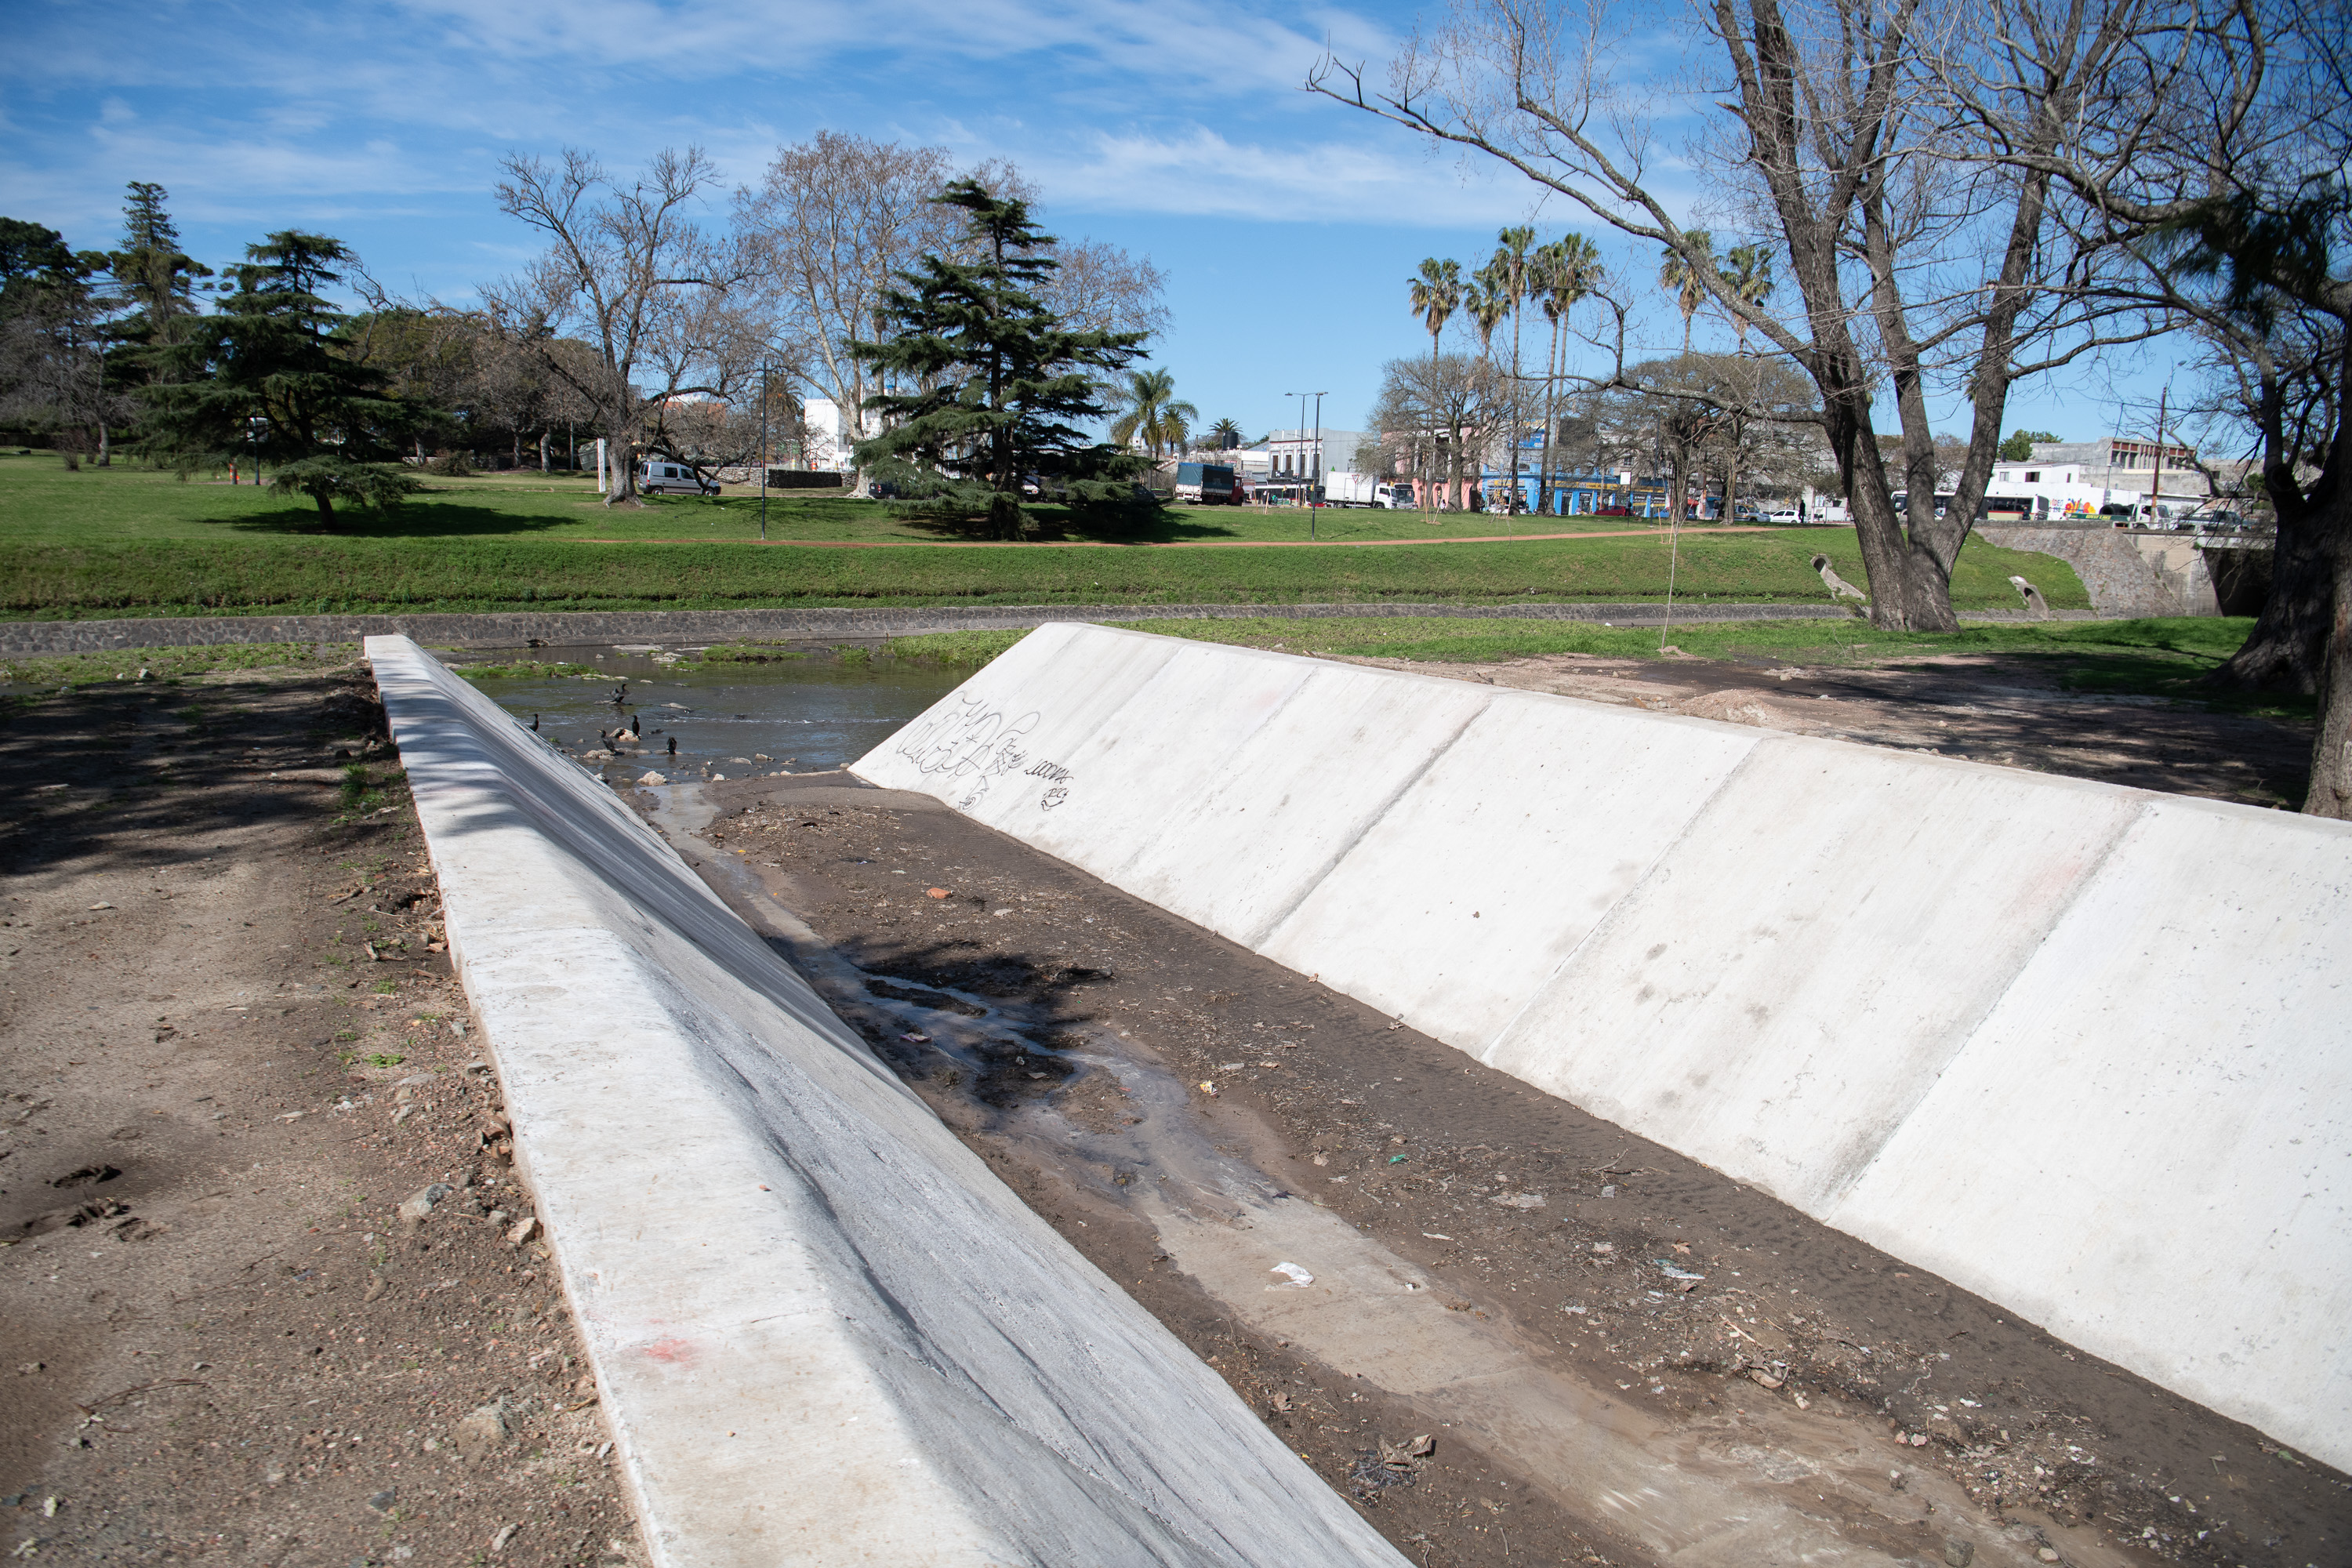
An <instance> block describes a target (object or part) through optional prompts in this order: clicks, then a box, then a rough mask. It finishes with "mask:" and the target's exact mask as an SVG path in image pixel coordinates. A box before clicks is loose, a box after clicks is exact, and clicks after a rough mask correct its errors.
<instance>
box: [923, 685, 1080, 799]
mask: <svg viewBox="0 0 2352 1568" xmlns="http://www.w3.org/2000/svg"><path fill="white" fill-rule="evenodd" d="M1038 719H1039V715H1038V714H1036V713H1035V712H1034V711H1033V712H1029V713H1024V714H1023V715H1021V717H1019V718H1018V719H1007V718H1006V717H1005V714H1004V710H1003V709H1001V708H998V707H996V706H995V705H994V704H992V703H991V702H990V701H989V700H987V699H986V698H983V697H970V696H965V697H959V698H957V699H956V703H955V706H954V707H953V708H950V709H949V710H946V711H945V712H942V713H940V715H939V716H938V717H937V718H935V719H933V720H932V721H930V722H929V723H927V724H922V725H919V726H916V727H915V728H913V729H911V730H909V731H908V732H907V734H906V735H905V737H904V738H902V739H901V740H900V741H899V742H898V754H899V755H900V756H902V757H905V758H906V759H907V760H908V761H909V762H911V763H914V764H915V768H916V771H917V772H919V773H927V774H930V775H933V776H939V775H945V776H946V777H948V778H951V779H956V780H959V781H962V787H961V792H960V793H959V794H958V795H956V798H955V800H954V805H955V806H956V809H958V810H959V811H970V810H971V808H972V807H973V806H975V805H979V804H980V803H981V802H982V800H984V799H985V798H987V795H988V787H989V783H990V781H991V780H992V779H1000V778H1003V777H1004V776H1005V775H1007V774H1009V773H1015V772H1017V771H1019V770H1020V769H1021V766H1022V764H1023V763H1027V762H1029V761H1030V757H1029V753H1028V752H1025V751H1024V750H1022V741H1023V739H1024V737H1026V736H1027V735H1028V733H1029V731H1032V730H1034V729H1035V728H1036V727H1037V723H1038ZM1028 772H1029V773H1030V776H1032V777H1034V778H1041V779H1044V780H1045V781H1046V782H1047V783H1048V784H1052V785H1055V788H1053V789H1050V790H1049V791H1047V795H1048V799H1047V800H1046V801H1045V805H1047V807H1048V808H1050V807H1052V806H1055V805H1060V804H1061V803H1062V800H1063V799H1064V798H1065V797H1066V795H1067V794H1068V791H1067V790H1066V789H1064V788H1062V787H1060V786H1062V785H1064V784H1066V783H1067V782H1068V780H1069V777H1070V774H1069V770H1068V769H1066V768H1061V767H1056V766H1055V765H1054V764H1053V763H1037V764H1035V765H1034V766H1033V767H1031V768H1030V769H1029V770H1028Z"/></svg>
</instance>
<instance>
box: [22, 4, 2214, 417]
mask: <svg viewBox="0 0 2352 1568" xmlns="http://www.w3.org/2000/svg"><path fill="white" fill-rule="evenodd" d="M1415 20H1416V8H1415V7H1412V6H1409V5H1380V4H1366V5H1351V6H1346V7H1340V6H1275V5H1251V4H1246V3H1240V0H1149V3H1140V0H1087V3H1085V4H1077V3H1072V0H857V3H856V4H849V3H845V0H790V3H774V0H734V3H729V4H722V5H710V4H708V3H705V4H701V5H675V4H663V3H659V0H581V3H579V4H573V5H564V6H562V7H544V8H541V7H532V6H530V5H517V4H503V3H499V0H373V3H365V4H345V5H289V4H252V3H247V4H237V3H228V4H223V3H219V0H204V3H201V4H198V3H187V0H129V3H118V4H115V5H109V6H107V7H105V8H103V10H102V11H93V10H91V9H89V8H86V7H83V6H79V5H66V4H62V3H51V4H47V5H41V6H39V7H38V8H37V9H36V8H34V6H32V5H27V6H26V8H24V9H22V10H19V11H17V12H16V15H15V16H14V18H13V20H12V23H11V28H10V33H11V39H12V44H13V46H14V47H12V48H11V49H10V50H9V51H8V57H7V58H6V59H5V62H0V137H5V145H6V147H7V149H8V155H7V156H6V157H5V159H0V213H5V214H6V215H7V216H14V217H20V218H28V219H32V220H35V221H37V222H41V223H46V224H47V225H49V226H52V227H55V228H58V229H60V230H62V231H64V233H65V234H66V236H67V237H68V240H69V241H70V242H71V243H73V244H74V245H76V246H77V247H100V246H108V245H111V244H113V243H114V242H115V239H116V236H117V234H118V232H119V228H120V211H121V193H122V187H123V184H124V183H125V182H127V181H131V180H151V181H154V182H157V183H159V184H163V185H165V186H166V187H168V188H169V190H170V191H171V205H172V208H173V213H174V215H175V216H176V217H177V218H178V220H179V222H180V225H181V228H182V232H183V234H184V237H185V239H186V241H187V242H188V246H189V248H190V250H191V252H192V253H193V254H194V255H196V256H197V257H199V258H202V259H204V260H205V261H207V262H208V263H212V264H214V265H218V264H220V263H223V262H226V261H229V260H231V259H234V258H236V255H237V254H238V253H239V250H240V247H242V246H243V245H244V244H245V243H246V242H247V241H249V240H252V239H255V238H257V237H259V236H260V235H261V234H263V233H264V232H266V231H268V230H270V229H276V228H285V227H294V226H300V227H306V228H310V229H313V230H318V231H322V232H325V233H329V234H333V235H335V236H337V237H341V238H342V239H344V240H346V241H348V242H350V243H351V244H352V245H353V246H355V247H357V248H358V249H359V251H360V253H361V254H362V257H363V258H365V260H366V262H367V264H368V266H369V268H370V270H371V271H373V273H374V274H375V275H376V276H377V277H378V278H379V279H382V280H383V282H385V283H386V284H387V285H389V286H391V287H393V288H394V289H396V290H398V291H401V292H404V293H408V294H412V295H417V296H423V295H433V296H436V297H438V298H441V299H443V300H449V301H452V302H462V301H464V300H467V299H468V298H469V297H470V296H471V294H472V291H473V290H474V289H475V288H476V287H477V286H478V284H479V283H481V282H483V281H485V280H487V279H491V278H495V277H497V276H498V275H499V274H500V273H502V272H505V271H507V270H509V269H510V268H514V267H516V266H517V265H519V264H520V262H521V261H522V260H524V259H525V258H527V257H528V256H529V255H530V253H531V251H532V249H533V246H532V241H531V237H530V234H529V233H528V232H527V231H525V230H524V229H523V228H522V226H520V225H519V224H516V223H514V222H512V221H511V220H509V219H507V218H505V217H503V216H500V215H499V212H498V210H497V208H496V205H494V203H493V201H492V199H491V195H490V192H491V186H492V184H493V183H494V181H495V179H496V166H497V163H498V160H499V157H500V156H501V155H502V154H504V153H507V152H509V151H510V150H520V151H523V152H527V153H551V152H554V151H556V150H558V149H560V148H562V147H564V146H567V145H570V146H578V147H585V148H588V149H592V150H593V151H594V152H596V153H599V154H600V155H601V156H602V157H603V158H604V161H605V162H606V163H607V164H608V165H612V166H614V167H625V166H627V165H630V164H632V163H637V162H639V161H641V160H642V159H644V158H645V157H646V155H647V154H649V153H653V152H654V151H656V150H657V149H659V148H661V147H664V146H674V145H684V144H686V143H688V142H695V143H699V144H700V145H702V146H703V147H704V148H705V149H706V150H707V151H708V152H709V153H710V154H711V155H712V157H713V158H714V159H715V160H716V161H717V162H718V163H719V167H720V169H721V171H722V173H723V174H724V175H725V177H726V180H727V182H728V184H730V186H731V185H732V184H738V183H744V182H751V181H754V180H756V178H757V177H758V174H759V173H760V171H761V168H762V167H763V166H764V164H765V163H766V162H767V161H768V159H769V158H770V157H771V156H772V153H773V152H774V150H775V148H776V146H777V145H778V144H779V143H781V142H795V141H799V140H801V139H803V138H805V137H806V136H808V135H810V134H811V133H813V132H816V131H818V130H820V129H826V128H830V129H833V130H836V131H842V132H857V133H861V134H865V135H868V136H873V137H876V138H877V139H882V140H897V141H903V142H911V143H918V144H922V145H936V146H944V147H946V148H948V149H950V151H951V152H952V153H954V154H955V155H956V156H957V157H958V158H959V159H960V160H961V161H963V162H966V163H976V162H978V161H980V160H982V159H985V158H991V157H999V158H1007V159H1010V160H1012V161H1013V163H1016V164H1018V165H1019V166H1020V168H1021V170H1022V172H1023V173H1024V174H1025V175H1027V176H1028V177H1029V178H1030V179H1031V180H1033V181H1034V182H1035V183H1036V184H1037V185H1038V186H1039V187H1040V188H1041V190H1042V191H1043V193H1044V198H1045V199H1044V203H1043V209H1042V216H1043V217H1044V219H1045V223H1046V225H1047V226H1049V227H1050V228H1052V229H1054V230H1055V231H1056V232H1059V233H1062V234H1065V235H1069V236H1083V237H1091V238H1097V239H1103V240H1108V241H1110V242H1111V243H1114V244H1117V245H1119V246H1122V247H1126V248H1127V249H1128V250H1129V251H1131V252H1134V253H1137V254H1141V255H1149V256H1150V258H1152V259H1153V260H1154V261H1155V262H1157V263H1158V264H1159V265H1160V266H1161V267H1162V268H1165V269H1166V271H1167V273H1168V276H1169V279H1170V290H1169V299H1168V303H1169V306H1170V308H1171V315H1172V325H1171V330H1170V331H1169V333H1168V334H1167V336H1166V338H1165V339H1164V340H1163V341H1161V342H1160V343H1158V344H1156V345H1155V357H1156V358H1157V359H1158V360H1159V361H1160V363H1163V364H1165V365H1166V366H1168V367H1169V368H1170V369H1171V371H1172V372H1173V373H1174V374H1175V376H1176V380H1177V384H1178V387H1179V389H1180V391H1181V393H1182V394H1183V395H1186V396H1188V397H1190V398H1191V399H1192V401H1193V402H1194V403H1196V404H1198V405H1199V406H1200V408H1201V412H1202V416H1203V417H1204V418H1209V419H1213V418H1216V417H1219V416H1228V415H1229V416H1232V417H1234V419H1236V420H1238V421H1240V422H1241V424H1242V425H1243V426H1244V427H1245V428H1246V429H1247V430H1248V431H1249V432H1250V434H1252V435H1253V436H1255V435H1257V434H1260V433H1262V432H1263V431H1265V429H1266V428H1268V427H1270V426H1277V425H1287V424H1289V423H1291V422H1292V419H1293V418H1294V417H1295V414H1294V413H1292V412H1288V411H1295V410H1296V408H1297V404H1296V402H1286V400H1285V398H1284V397H1283V396H1282V394H1284V393H1286V392H1293V391H1297V390H1301V389H1305V390H1308V391H1314V390H1318V389H1319V390H1325V391H1328V393H1329V394H1330V395H1329V396H1328V397H1327V398H1326V399H1325V400H1324V403H1323V422H1324V424H1325V425H1326V426H1335V427H1340V428H1352V427H1360V421H1361V420H1362V418H1363V416H1364V415H1365V413H1366V411H1367V410H1368V408H1369V406H1370V403H1371V400H1372V398H1373V396H1374V395H1375V393H1376V391H1377V387H1378V384H1379V378H1380V367H1381V363H1382V362H1383V361H1386V360H1388V359H1391V358H1394V357H1396V356H1398V355H1402V354H1413V353H1427V352H1428V338H1427V336H1426V335H1425V334H1424V333H1423V331H1422V330H1421V328H1420V326H1419V324H1418V323H1417V322H1416V321H1413V320H1412V317H1411V315H1410V314H1409V313H1408V311H1407V309H1406V301H1405V279H1406V278H1407V277H1408V275H1409V274H1411V273H1412V270H1413V269H1414V268H1415V267H1417V266H1418V264H1419V263H1420V261H1421V259H1422V258H1423V257H1426V256H1432V255H1439V256H1454V257H1457V258H1460V259H1461V260H1462V261H1463V262H1464V264H1465V268H1471V267H1475V266H1476V265H1477V264H1479V263H1480V262H1481V261H1482V260H1483V259H1484V258H1486V256H1488V255H1489V254H1491V253H1492V251H1493V248H1494V243H1495V230H1496V228H1497V227H1498V226H1501V225H1503V224H1507V223H1514V222H1521V221H1529V220H1532V221H1533V222H1535V223H1536V224H1537V226H1538V228H1539V230H1540V231H1541V237H1544V238H1547V239H1548V238H1550V237H1553V236H1554V235H1556V234H1557V233H1558V232H1559V231H1560V229H1561V228H1563V227H1565V226H1570V217H1569V215H1568V214H1567V213H1566V212H1565V211H1563V210H1562V203H1561V198H1559V196H1557V195H1553V196H1552V197H1551V198H1550V203H1549V206H1545V205H1542V204H1541V203H1539V201H1538V198H1539V197H1540V196H1542V195H1544V194H1545V193H1543V192H1541V191H1540V190H1539V189H1538V187H1536V186H1534V185H1532V184H1529V183H1528V181H1527V180H1525V179H1524V178H1523V177H1521V176H1518V175H1517V174H1511V173H1509V172H1507V171H1504V170H1500V169H1497V168H1490V167H1480V166H1476V165H1465V163H1463V162H1462V161H1461V160H1460V159H1459V158H1457V157H1454V156H1453V155H1450V154H1444V153H1432V152H1430V151H1428V150H1426V149H1424V148H1423V146H1421V145H1420V144H1418V143H1416V142H1414V141H1413V140H1412V138H1410V137H1409V136H1408V135H1407V134H1406V133H1405V132H1402V131H1399V130H1396V129H1394V128H1392V127H1389V126H1385V125H1383V124H1381V123H1380V122H1378V121H1374V120H1372V119H1371V118H1370V117H1369V116H1367V115H1363V114H1360V113H1357V112H1354V111H1351V110H1346V109H1343V108H1341V107H1340V106H1339V105H1337V104H1334V103H1331V102H1329V101H1328V100H1322V99H1318V98H1316V97H1313V96H1311V95H1309V94H1307V93H1306V92H1304V91H1302V90H1300V83H1301V81H1302V79H1303V78H1304V77H1305V75H1306V72H1307V68H1308V67H1309V65H1310V64H1311V63H1312V62H1313V61H1314V60H1315V59H1316V58H1318V56H1319V55H1321V54H1322V52H1323V51H1324V48H1325V47H1326V45H1327V41H1328V45H1329V47H1331V48H1333V49H1334V50H1336V51H1337V52H1338V53H1339V54H1340V55H1341V56H1343V57H1346V58H1359V59H1370V60H1372V61H1374V62H1379V61H1381V60H1384V59H1385V58H1388V57H1389V55H1390V54H1391V52H1392V51H1393V50H1394V48H1395V47H1397V45H1398V44H1399V43H1400V42H1401V41H1402V39H1403V38H1405V37H1407V36H1408V35H1409V34H1410V32H1411V31H1412V28H1413V26H1414V25H1415ZM1651 44H1652V46H1653V47H1655V48H1657V49H1661V50H1664V49H1671V48H1672V47H1674V45H1673V43H1672V35H1670V34H1662V35H1660V36H1659V37H1657V38H1655V39H1654V40H1651ZM1676 112H1678V110H1676V109H1675V105H1674V104H1673V103H1671V102H1667V103H1665V104H1664V118H1663V119H1662V120H1661V122H1660V123H1661V128H1662V130H1664V132H1666V133H1667V134H1668V135H1669V136H1671V135H1673V134H1674V132H1675V125H1676V121H1675V119H1674V116H1675V113H1676ZM1675 178H1676V176H1675V174H1674V173H1673V172H1672V171H1671V170H1670V171H1669V172H1668V174H1667V175H1666V179H1667V181H1668V183H1669V184H1672V183H1673V182H1674V180H1675ZM1686 194H1694V195H1695V194H1696V193H1686ZM724 210H725V200H724V195H723V193H721V194H719V197H718V199H717V200H715V201H714V203H713V205H712V206H711V209H710V217H711V219H712V220H713V221H719V220H720V219H722V218H723V216H724ZM1580 227H1581V228H1582V229H1583V230H1584V231H1585V232H1587V233H1591V234H1592V235H1593V236H1594V237H1596V238H1597V239H1600V240H1601V241H1602V243H1603V246H1604V249H1605V250H1606V251H1607V252H1608V253H1609V254H1610V255H1611V256H1612V259H1613V260H1616V261H1619V262H1621V263H1622V264H1623V265H1624V266H1625V267H1626V268H1627V270H1628V271H1629V272H1630V273H1632V274H1633V276H1635V277H1637V278H1639V277H1646V276H1648V275H1649V273H1650V272H1651V271H1652V270H1653V269H1654V260H1650V259H1648V258H1646V257H1645V256H1639V255H1635V254H1633V253H1632V252H1629V251H1627V250H1625V249H1624V248H1623V247H1622V246H1621V245H1619V244H1618V243H1617V242H1615V241H1614V240H1613V239H1612V237H1611V236H1610V235H1609V234H1608V232H1607V231H1606V230H1605V229H1604V228H1602V227H1601V226H1599V225H1597V224H1596V223H1594V222H1593V221H1591V219H1589V218H1588V219H1587V220H1586V221H1585V222H1584V223H1583V224H1581V225H1580ZM1717 227H1718V232H1720V230H1721V224H1720V223H1719V222H1718V224H1717ZM1707 331H1708V329H1707V328H1706V326H1705V325H1704V324H1702V327H1701V329H1700V336H1701V340H1702V342H1705V340H1706V336H1707ZM1641 335H1642V339H1643V344H1644V345H1645V346H1646V347H1649V348H1651V349H1654V350H1657V351H1660V352H1671V351H1672V350H1674V349H1675V348H1676V347H1678V346H1679V342H1680V336H1681V324H1680V321H1679V318H1677V317H1675V315H1674V314H1673V312H1672V310H1671V307H1670V306H1669V305H1668V303H1667V302H1666V301H1665V300H1664V298H1663V297H1657V298H1656V299H1655V302H1654V310H1652V311H1651V313H1650V314H1649V316H1648V319H1647V320H1646V321H1644V322H1643V331H1642V334H1641ZM1720 335H1722V336H1724V337H1725V338H1726V340H1727V336H1728V334H1727V333H1722V334H1720ZM2168 364H2169V356H2168V354H2167V353H2163V352H2161V351H2159V352H2158V353H2153V354H2143V355H2141V356H2140V357H2139V358H2138V359H2137V360H2135V361H2132V362H2129V363H2118V364H2116V365H2113V366H2109V367H2095V368H2092V369H2088V370H2084V369H2079V368H2078V369H2076V370H2074V371H2070V372H2065V373H2062V374H2061V375H2060V376H2058V377H2052V378H2048V379H2046V380H2044V381H2043V382H2042V383H2040V384H2032V385H2030V386H2029V387H2027V388H2024V389H2021V391H2020V393H2019V394H2018V395H2016V396H2014V397H2013V398H2012V400H2011V416H2010V418H2009V420H2008V421H2007V424H2008V425H2009V426H2012V427H2013V426H2019V425H2026V426H2039V427H2042V428H2046V429H2051V430H2054V431H2057V432H2059V433H2061V434H2062V435H2064V436H2066V437H2070V438H2074V439H2085V438H2089V437H2095V436H2096V435H2099V434H2103V433H2105V431H2106V430H2107V429H2108V428H2110V427H2111V426H2113V425H2114V423H2115V421H2116V399H2117V398H2118V396H2123V397H2127V398H2130V399H2133V400H2135V401H2137V400H2142V399H2145V400H2147V401H2152V400H2153V398H2154V396H2155V393H2156V389H2157V387H2158V385H2159V384H2161V383H2162V381H2163V379H2164V376H2165V374H2166V370H2167V368H2168ZM2176 385H2178V386H2180V387H2182V388H2184V389H2185V386H2186V379H2185V378H2183V379H2182V380H2180V381H2179V382H2177V383H2176ZM2134 417H2140V416H2137V414H2135V415H2134ZM1943 423H1944V424H1945V425H1946V426H1948V427H1949V428H1953V429H1956V430H1957V429H1959V428H1961V427H1962V425H1961V422H1960V421H1959V420H1958V418H1957V417H1953V418H1951V419H1948V420H1947V421H1944V422H1943Z"/></svg>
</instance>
